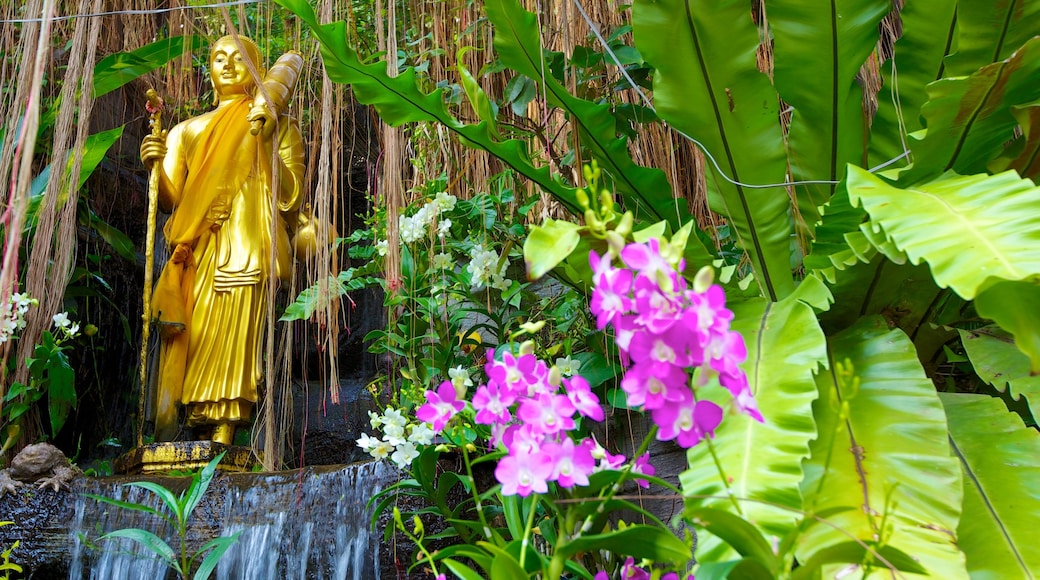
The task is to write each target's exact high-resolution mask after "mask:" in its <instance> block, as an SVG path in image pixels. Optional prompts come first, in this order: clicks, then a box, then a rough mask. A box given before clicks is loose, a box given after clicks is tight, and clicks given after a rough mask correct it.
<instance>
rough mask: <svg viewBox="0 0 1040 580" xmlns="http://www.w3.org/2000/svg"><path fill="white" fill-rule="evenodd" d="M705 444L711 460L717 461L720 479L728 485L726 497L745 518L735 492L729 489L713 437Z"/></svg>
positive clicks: (708, 438)
mask: <svg viewBox="0 0 1040 580" xmlns="http://www.w3.org/2000/svg"><path fill="white" fill-rule="evenodd" d="M704 443H706V444H707V445H708V452H709V453H711V458H712V460H714V461H715V467H716V468H717V469H718V470H719V477H721V478H722V481H723V482H724V483H725V484H726V495H728V496H729V500H730V501H731V502H732V503H733V507H734V508H736V510H737V513H738V514H740V515H741V516H743V515H744V510H742V509H741V508H740V502H738V501H737V498H735V497H733V490H732V489H730V488H729V479H728V478H727V477H726V471H725V470H723V469H722V461H720V460H719V455H718V453H717V452H716V451H715V445H714V444H713V443H712V440H711V437H705V438H704Z"/></svg>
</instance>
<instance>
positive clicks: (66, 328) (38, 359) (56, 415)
mask: <svg viewBox="0 0 1040 580" xmlns="http://www.w3.org/2000/svg"><path fill="white" fill-rule="evenodd" d="M33 302H35V301H33ZM59 317H61V318H59ZM54 322H55V330H54V332H53V333H52V332H51V331H49V330H45V331H43V333H42V334H41V336H40V343H39V344H37V345H36V347H35V348H34V349H33V354H32V356H30V357H28V358H26V359H25V366H26V367H27V368H28V369H29V384H27V385H26V384H23V383H19V382H14V383H12V384H11V386H10V388H9V389H8V390H7V392H6V393H5V394H4V399H3V403H4V404H3V409H2V417H3V420H4V423H3V424H4V425H5V426H6V428H7V429H9V430H11V431H9V432H11V433H18V432H20V431H21V425H22V421H23V419H24V415H25V413H26V412H27V411H28V410H29V409H31V408H32V407H33V405H35V404H36V403H37V402H39V401H40V400H42V399H43V398H44V396H45V395H46V397H47V410H48V416H49V417H50V424H49V425H48V426H49V427H50V429H49V430H48V431H47V433H48V434H49V436H50V437H51V438H53V437H56V436H57V435H58V432H59V431H61V428H62V427H63V426H64V425H65V420H66V419H67V418H68V416H69V412H70V411H71V410H72V409H74V408H75V407H76V374H75V372H74V371H73V370H72V366H71V365H70V364H69V358H68V355H67V354H66V352H67V351H69V350H71V349H72V346H70V345H69V344H68V343H69V342H71V341H72V340H73V339H75V338H76V337H77V336H79V324H72V323H71V322H69V320H68V317H67V316H66V315H65V313H62V314H60V315H58V316H57V317H55V320H54ZM5 323H6V321H5ZM4 447H5V448H6V447H7V445H6V444H5V446H4Z"/></svg>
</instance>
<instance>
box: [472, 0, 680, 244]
mask: <svg viewBox="0 0 1040 580" xmlns="http://www.w3.org/2000/svg"><path fill="white" fill-rule="evenodd" d="M484 8H485V10H487V15H488V19H489V20H490V21H491V22H492V24H494V25H495V50H496V52H497V53H498V55H499V58H501V59H502V62H503V63H504V64H505V65H506V66H508V67H510V68H512V69H513V70H515V71H517V72H519V73H521V74H524V75H527V76H528V77H531V78H540V79H541V82H539V83H536V86H537V87H538V88H542V89H543V90H544V91H545V95H544V97H545V99H546V101H547V102H548V104H549V105H551V106H553V107H557V108H559V109H562V110H563V111H564V112H566V113H567V116H568V117H569V118H570V119H572V120H574V121H575V122H576V124H577V125H578V126H579V127H581V140H582V142H583V143H584V144H585V146H586V147H587V148H588V149H589V151H590V152H591V154H592V158H593V159H595V160H596V161H598V162H599V167H601V168H602V169H603V171H605V172H606V174H607V175H608V176H610V177H612V178H613V185H614V187H615V189H616V190H617V192H618V193H619V194H621V195H622V197H623V199H624V200H625V207H626V209H629V210H631V211H632V212H633V213H634V214H635V217H636V218H637V219H646V220H649V221H659V220H665V221H667V222H668V223H669V225H670V226H671V229H672V231H675V230H677V229H679V227H681V226H682V224H683V223H685V222H686V221H688V220H689V219H690V216H689V212H688V211H686V210H685V204H683V205H682V209H681V210H680V204H676V203H675V202H674V199H673V196H672V192H671V187H670V186H669V184H668V180H667V179H666V178H665V174H664V172H663V171H661V170H660V169H648V168H645V167H640V166H638V165H636V164H635V163H634V162H633V161H632V157H631V154H630V153H629V152H628V145H627V142H626V140H625V139H619V138H618V137H617V134H616V133H617V131H616V125H617V121H616V119H615V118H614V116H613V115H612V114H611V111H610V105H607V104H596V103H592V102H589V101H587V100H585V99H581V98H578V97H575V96H573V95H571V94H570V92H569V91H568V90H567V89H566V88H565V87H564V85H563V84H562V83H561V82H559V81H558V80H556V79H555V78H554V77H552V76H547V75H543V74H542V71H543V70H544V68H545V62H544V60H543V56H542V55H543V50H542V47H541V41H540V39H539V27H538V23H537V19H536V17H535V15H534V14H532V13H530V12H527V11H526V10H524V9H523V8H522V7H521V6H520V4H519V3H517V2H516V0H488V1H487V2H485V4H484Z"/></svg>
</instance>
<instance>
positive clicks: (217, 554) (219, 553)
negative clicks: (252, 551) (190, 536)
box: [194, 530, 242, 580]
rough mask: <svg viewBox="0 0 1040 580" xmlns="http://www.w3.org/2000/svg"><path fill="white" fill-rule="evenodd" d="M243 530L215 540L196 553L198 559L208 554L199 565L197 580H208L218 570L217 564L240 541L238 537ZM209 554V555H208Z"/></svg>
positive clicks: (195, 577)
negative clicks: (201, 555)
mask: <svg viewBox="0 0 1040 580" xmlns="http://www.w3.org/2000/svg"><path fill="white" fill-rule="evenodd" d="M241 533H242V532H241V530H240V531H237V532H235V533H234V534H232V535H230V536H221V537H219V538H213V539H212V540H210V541H208V542H206V545H204V546H202V547H201V548H199V551H198V552H196V557H198V555H200V554H206V556H205V557H204V558H203V559H202V562H201V563H200V564H199V568H198V569H197V570H195V576H194V579H195V580H208V579H209V576H210V574H212V573H213V570H215V569H216V568H217V563H219V562H220V559H221V558H223V557H224V553H225V552H227V551H228V549H229V548H230V547H231V546H233V545H234V544H235V542H237V541H238V536H239V534H241ZM207 552H208V553H207Z"/></svg>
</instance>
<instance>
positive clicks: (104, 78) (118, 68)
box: [94, 34, 206, 108]
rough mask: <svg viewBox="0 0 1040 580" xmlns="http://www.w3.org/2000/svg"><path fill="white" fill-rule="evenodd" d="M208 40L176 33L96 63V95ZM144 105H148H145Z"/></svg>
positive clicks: (119, 85) (155, 67)
mask: <svg viewBox="0 0 1040 580" xmlns="http://www.w3.org/2000/svg"><path fill="white" fill-rule="evenodd" d="M205 43H206V39H205V38H203V37H201V36H197V35H194V34H192V35H188V36H174V37H172V38H164V39H162V40H157V41H155V42H153V43H151V44H146V45H144V46H142V47H140V48H138V49H136V50H132V51H130V52H116V53H113V54H110V55H108V56H106V57H105V58H103V59H101V60H99V61H98V63H97V64H96V65H94V98H95V99H96V98H98V97H100V96H102V95H106V94H108V93H110V92H112V91H114V90H116V89H118V88H119V87H121V86H123V85H125V84H126V83H128V82H130V81H132V80H134V79H136V78H138V77H140V76H141V75H144V74H147V73H150V72H152V71H153V70H155V69H157V68H159V67H161V66H163V65H164V64H166V63H168V62H170V61H171V60H173V59H175V58H177V57H179V56H180V55H181V54H183V53H184V51H185V50H187V51H188V52H191V51H195V50H199V49H201V48H202V47H203V46H205ZM142 108H144V107H143V106H142Z"/></svg>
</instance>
